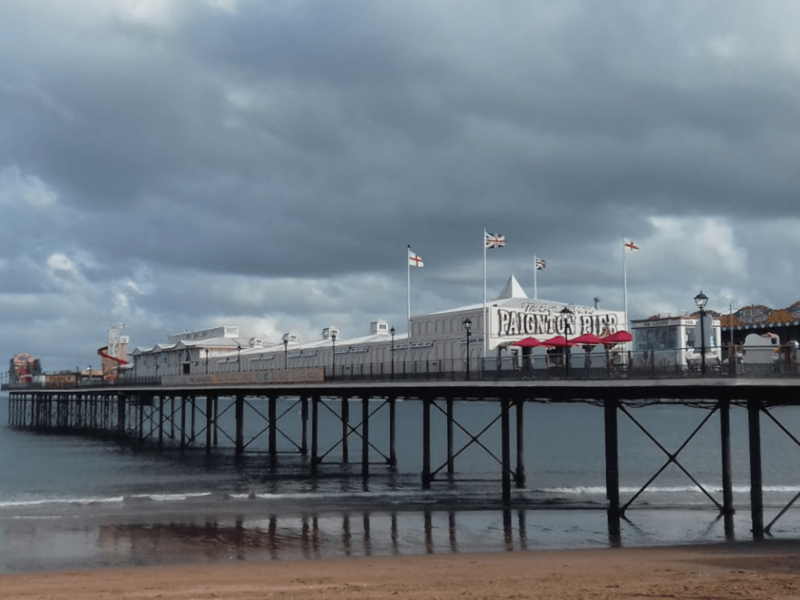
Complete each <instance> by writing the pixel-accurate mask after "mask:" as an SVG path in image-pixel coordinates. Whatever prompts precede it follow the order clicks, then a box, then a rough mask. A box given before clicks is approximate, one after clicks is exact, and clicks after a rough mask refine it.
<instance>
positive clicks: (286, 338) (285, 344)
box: [283, 335, 289, 371]
mask: <svg viewBox="0 0 800 600" xmlns="http://www.w3.org/2000/svg"><path fill="white" fill-rule="evenodd" d="M283 370H284V371H288V370H289V336H288V335H287V336H284V338H283Z"/></svg>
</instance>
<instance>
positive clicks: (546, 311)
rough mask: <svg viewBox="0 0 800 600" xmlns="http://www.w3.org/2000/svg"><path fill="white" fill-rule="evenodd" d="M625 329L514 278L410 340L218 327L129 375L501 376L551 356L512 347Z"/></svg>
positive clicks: (170, 347)
mask: <svg viewBox="0 0 800 600" xmlns="http://www.w3.org/2000/svg"><path fill="white" fill-rule="evenodd" d="M624 322H625V314H624V313H623V312H621V311H613V310H605V309H600V308H594V307H588V306H576V305H572V304H569V305H568V304H565V303H562V302H551V301H546V300H538V299H531V298H529V297H528V296H527V294H526V293H525V291H524V290H523V289H522V287H521V286H520V285H519V283H518V282H517V280H516V278H514V277H513V276H512V277H511V278H510V279H509V280H508V283H507V284H506V286H505V288H504V289H503V291H502V292H501V293H500V295H499V296H498V297H497V298H495V299H494V300H491V301H489V302H487V304H486V306H485V307H484V305H483V303H480V304H471V305H468V306H462V307H458V308H454V309H450V310H446V311H441V312H437V313H432V314H427V315H417V316H412V317H411V319H410V323H409V326H410V327H409V333H408V334H401V333H398V332H396V331H395V329H394V328H393V327H392V326H391V325H390V324H389V323H388V322H386V321H383V320H378V321H373V322H372V323H370V324H369V330H368V331H365V333H364V334H363V335H360V336H355V337H344V336H343V335H342V334H341V332H340V331H339V329H338V328H337V327H335V326H328V327H325V328H324V329H323V330H322V333H321V335H320V337H318V338H317V339H314V340H302V339H300V337H299V336H298V335H297V334H293V333H286V334H284V336H283V338H282V339H281V340H280V341H266V340H264V339H262V338H260V337H252V336H246V335H242V334H241V332H240V331H239V328H238V327H235V326H221V327H215V328H211V329H204V330H199V331H190V332H184V333H179V334H175V335H172V336H170V337H169V339H168V341H167V342H166V343H160V344H156V345H155V346H153V347H150V348H141V347H139V348H136V349H135V350H133V352H131V353H130V358H131V362H130V364H129V365H127V366H126V368H125V369H124V371H125V372H126V376H132V377H136V378H140V377H158V376H167V375H169V376H171V375H182V376H185V375H203V374H212V373H235V372H252V371H268V370H277V369H299V368H313V367H323V368H326V369H333V368H335V369H336V372H343V373H355V372H363V373H366V372H368V370H369V369H373V372H374V369H376V368H380V369H388V368H389V365H391V368H393V369H396V370H397V372H416V371H421V370H427V371H429V372H430V371H437V370H441V371H451V370H455V371H463V370H465V369H466V368H467V359H469V361H470V364H471V365H472V366H473V368H476V367H477V366H478V365H481V364H482V361H484V360H490V361H492V365H493V366H496V367H497V368H519V367H520V365H521V364H522V361H523V359H524V358H526V357H528V356H531V357H533V356H534V355H535V356H541V358H542V360H544V357H545V354H546V349H544V348H541V349H540V348H536V349H533V351H531V349H528V348H517V347H515V346H513V345H512V344H513V342H516V341H520V340H522V339H525V338H529V337H532V338H535V339H538V340H539V341H545V340H547V339H549V338H552V337H554V336H566V337H567V338H570V337H577V336H580V335H583V334H586V333H592V334H594V335H597V336H602V335H607V334H613V333H616V332H617V331H619V330H620V329H624V326H623V324H624ZM487 323H488V327H486V326H485V325H486V324H487ZM601 353H602V350H598V355H600V354H601ZM580 354H581V356H582V355H583V353H582V352H581V353H580ZM580 360H581V361H583V358H581V359H580ZM581 364H583V362H581ZM377 366H380V367H377Z"/></svg>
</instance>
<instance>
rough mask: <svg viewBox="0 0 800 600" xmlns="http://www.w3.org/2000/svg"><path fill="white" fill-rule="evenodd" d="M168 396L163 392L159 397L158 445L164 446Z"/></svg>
mask: <svg viewBox="0 0 800 600" xmlns="http://www.w3.org/2000/svg"><path fill="white" fill-rule="evenodd" d="M165 402H166V398H164V395H163V394H161V395H160V396H159V397H158V447H159V448H163V447H164V403H165Z"/></svg>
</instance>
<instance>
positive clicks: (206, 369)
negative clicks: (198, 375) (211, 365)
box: [206, 348, 208, 375]
mask: <svg viewBox="0 0 800 600" xmlns="http://www.w3.org/2000/svg"><path fill="white" fill-rule="evenodd" d="M206 375H208V348H206Z"/></svg>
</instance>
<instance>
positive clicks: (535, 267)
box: [533, 254, 539, 300]
mask: <svg viewBox="0 0 800 600" xmlns="http://www.w3.org/2000/svg"><path fill="white" fill-rule="evenodd" d="M538 272H539V263H538V262H537V260H536V255H535V254H534V255H533V299H534V300H538V299H539V289H538V287H537V286H536V276H537V275H538Z"/></svg>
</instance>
